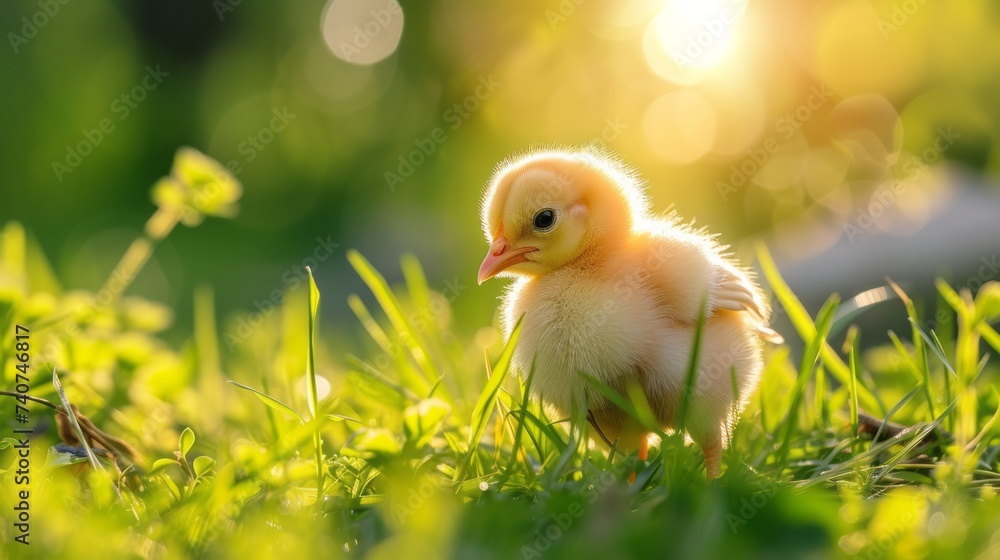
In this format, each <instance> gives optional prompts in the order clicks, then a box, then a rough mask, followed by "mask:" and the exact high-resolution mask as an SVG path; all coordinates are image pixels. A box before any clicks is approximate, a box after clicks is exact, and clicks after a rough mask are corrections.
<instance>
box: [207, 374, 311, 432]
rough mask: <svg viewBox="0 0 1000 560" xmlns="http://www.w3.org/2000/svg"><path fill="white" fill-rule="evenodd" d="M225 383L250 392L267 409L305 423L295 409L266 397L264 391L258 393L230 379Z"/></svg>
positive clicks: (268, 396)
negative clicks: (278, 411)
mask: <svg viewBox="0 0 1000 560" xmlns="http://www.w3.org/2000/svg"><path fill="white" fill-rule="evenodd" d="M226 383H232V384H233V385H236V386H237V387H239V388H240V389H244V390H247V391H250V392H251V393H253V394H254V395H257V398H258V399H260V400H261V401H263V403H264V404H266V405H267V406H269V407H271V408H273V409H275V410H280V411H281V412H285V413H287V414H291V415H292V416H294V417H296V418H298V419H299V422H300V423H303V424H304V423H305V421H306V419H305V418H303V417H302V415H301V414H299V413H298V412H295V409H293V408H292V407H290V406H288V405H287V404H285V403H283V402H281V401H279V400H278V399H276V398H274V397H272V396H271V395H268V394H267V393H265V392H264V391H260V390H258V389H254V388H253V387H250V386H249V385H244V384H242V383H239V382H237V381H233V380H232V379H230V380H228V381H226Z"/></svg>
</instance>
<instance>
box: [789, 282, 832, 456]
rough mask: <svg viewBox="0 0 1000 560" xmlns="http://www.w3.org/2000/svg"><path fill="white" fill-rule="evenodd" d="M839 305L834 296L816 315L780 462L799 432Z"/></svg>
mask: <svg viewBox="0 0 1000 560" xmlns="http://www.w3.org/2000/svg"><path fill="white" fill-rule="evenodd" d="M839 304H840V298H839V297H838V296H837V295H836V294H834V295H832V296H830V299H828V300H826V303H824V304H823V307H822V308H820V310H819V313H818V314H817V315H816V334H815V335H814V336H813V337H812V339H811V340H810V341H809V345H808V346H806V349H805V352H803V354H802V361H801V363H800V364H799V373H798V376H797V377H796V379H795V386H794V388H793V389H792V400H791V403H790V405H789V407H788V413H787V414H786V415H785V422H784V428H785V430H784V431H785V433H784V437H783V440H782V444H781V447H780V448H779V451H778V460H779V462H781V461H784V459H785V458H786V457H787V454H788V450H789V448H790V447H791V443H792V438H793V437H794V436H795V433H796V432H797V431H798V427H799V421H798V419H799V407H800V406H801V404H802V399H803V397H804V395H805V392H806V386H807V385H808V383H809V378H810V377H812V372H813V370H814V369H815V367H816V362H817V360H818V359H819V353H820V349H821V348H822V347H823V345H824V344H826V336H827V334H828V333H829V332H830V327H831V326H832V325H833V316H834V314H835V313H836V312H837V305H839Z"/></svg>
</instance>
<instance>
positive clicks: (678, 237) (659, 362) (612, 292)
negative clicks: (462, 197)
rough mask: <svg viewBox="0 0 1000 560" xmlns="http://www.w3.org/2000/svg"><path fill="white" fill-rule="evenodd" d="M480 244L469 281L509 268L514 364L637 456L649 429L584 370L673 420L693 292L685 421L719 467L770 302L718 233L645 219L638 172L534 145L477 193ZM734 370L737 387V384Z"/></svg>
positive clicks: (752, 381) (547, 397) (593, 154)
mask: <svg viewBox="0 0 1000 560" xmlns="http://www.w3.org/2000/svg"><path fill="white" fill-rule="evenodd" d="M482 224H483V230H484V232H485V234H486V238H487V241H488V242H489V243H490V248H489V253H488V254H487V255H486V258H485V260H483V264H482V266H481V267H480V269H479V283H480V284H482V283H483V282H484V281H486V280H487V279H489V278H492V277H494V276H502V277H514V278H515V279H516V280H515V282H514V283H513V284H511V285H510V286H509V288H508V290H507V291H506V293H505V294H504V296H503V298H502V307H501V319H502V322H503V327H504V330H505V332H506V335H507V337H509V336H510V333H511V331H512V329H513V328H514V326H515V325H516V324H517V322H518V320H519V319H520V320H522V327H521V329H522V330H521V336H520V339H519V341H518V345H517V347H516V349H515V352H514V359H513V365H514V368H515V369H516V370H517V371H519V372H521V373H522V374H527V372H528V371H529V370H530V369H531V368H532V367H534V371H535V375H534V381H533V386H532V387H533V390H534V391H536V392H537V394H538V395H540V396H541V398H542V400H543V401H544V402H545V403H546V404H547V405H548V406H549V407H551V408H552V409H554V410H555V412H556V413H557V414H560V415H561V417H563V418H565V417H568V416H569V415H570V413H571V411H572V410H573V408H574V406H575V405H577V406H582V405H584V404H585V405H586V406H587V407H588V409H589V411H590V413H591V415H592V416H591V420H592V423H594V424H595V426H596V427H597V428H598V429H599V431H600V432H601V433H602V434H603V435H604V436H605V437H606V438H607V439H608V440H609V441H612V442H615V441H617V442H618V448H619V449H621V450H626V451H630V450H633V449H634V450H638V453H639V457H640V458H641V459H645V458H646V453H647V448H648V447H647V446H648V443H647V440H648V437H649V433H648V430H646V429H645V428H643V427H641V426H640V425H638V423H636V422H635V421H633V420H632V419H631V418H630V417H629V416H628V415H627V414H626V413H625V412H624V411H622V410H621V409H620V408H619V407H617V406H616V405H614V404H613V403H612V402H610V401H609V400H607V399H606V398H604V397H602V396H601V395H600V394H599V393H598V392H596V391H594V390H593V388H592V387H590V386H589V385H588V384H587V382H586V380H585V379H583V377H582V376H580V375H579V374H580V372H585V373H588V374H590V375H592V376H594V377H596V378H597V379H599V380H600V381H601V382H603V383H604V384H606V385H607V386H609V387H611V388H613V389H615V390H617V391H618V392H619V393H620V394H623V395H624V394H626V391H627V388H628V386H629V385H630V384H637V385H638V386H639V387H640V388H641V389H642V390H643V391H644V393H645V396H646V399H647V400H648V401H649V404H650V406H651V407H652V409H653V412H654V413H655V415H656V418H657V421H658V422H659V423H660V424H661V425H662V426H663V427H664V428H668V429H669V428H672V427H673V426H674V425H675V422H676V420H677V414H678V408H679V406H680V400H681V393H682V391H683V387H684V383H685V377H686V375H687V368H688V364H689V360H690V356H689V354H690V352H691V348H692V343H693V340H694V334H695V327H696V324H697V320H698V313H699V309H700V307H701V304H702V301H703V299H704V301H705V325H704V330H703V338H702V345H701V354H700V357H699V360H698V371H697V380H696V383H695V390H694V392H693V393H694V394H693V397H692V400H691V402H690V407H689V412H688V418H687V420H686V426H685V427H686V430H687V432H688V435H689V436H690V437H691V439H692V440H694V442H695V443H697V444H698V445H699V447H700V448H701V450H702V452H703V453H704V455H705V467H706V473H707V476H708V478H710V479H711V478H714V477H716V476H718V474H719V468H720V461H721V457H722V450H723V449H724V448H725V446H726V445H727V443H728V435H729V432H730V428H731V426H732V424H733V421H734V420H735V418H736V415H737V414H738V413H739V411H740V410H742V407H743V406H744V405H745V404H746V401H747V400H748V398H749V396H750V394H751V393H752V392H753V391H754V389H755V388H756V386H757V381H758V378H759V376H760V371H761V368H762V358H761V352H762V340H771V341H774V342H778V341H780V336H779V335H778V334H777V333H776V332H774V331H773V330H771V329H769V328H768V327H767V322H768V316H769V314H770V309H769V307H768V305H767V303H766V301H765V299H764V297H763V295H762V293H761V291H760V288H758V287H757V285H756V284H755V283H754V281H753V280H752V279H751V278H750V276H749V275H748V274H747V272H745V271H744V270H742V269H741V268H739V267H738V266H737V265H736V264H735V263H734V262H733V261H732V260H731V259H729V258H728V257H727V256H726V254H725V253H724V252H723V251H724V249H725V247H722V246H720V245H719V244H718V243H717V242H716V241H715V238H714V236H710V235H708V234H706V233H705V232H704V231H698V230H694V229H693V228H691V227H689V226H686V225H682V224H680V223H679V222H678V221H677V220H676V218H674V217H673V216H668V217H655V216H653V215H651V214H650V210H649V205H648V202H647V200H646V197H645V194H644V192H643V188H642V185H641V183H640V181H639V180H638V179H637V177H636V176H635V174H634V173H632V172H631V171H630V170H628V169H627V168H625V167H624V166H623V165H622V164H620V163H619V162H617V161H615V160H614V159H612V158H610V157H608V156H606V155H604V154H602V153H600V152H598V151H596V150H592V149H583V150H573V151H543V152H536V153H531V154H529V155H526V156H523V157H516V158H511V159H509V160H507V161H505V162H503V163H501V164H500V166H499V167H498V168H497V169H496V171H495V172H494V174H493V176H492V178H491V179H490V181H489V183H488V185H487V187H486V193H485V196H484V199H483V204H482ZM731 370H733V371H735V377H736V381H737V384H738V390H737V393H738V394H734V391H733V383H732V376H731V373H730V372H731Z"/></svg>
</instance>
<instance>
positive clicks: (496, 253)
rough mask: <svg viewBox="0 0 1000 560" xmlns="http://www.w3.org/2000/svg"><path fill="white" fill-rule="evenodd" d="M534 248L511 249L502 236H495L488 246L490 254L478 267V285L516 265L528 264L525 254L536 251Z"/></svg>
mask: <svg viewBox="0 0 1000 560" xmlns="http://www.w3.org/2000/svg"><path fill="white" fill-rule="evenodd" d="M537 250H538V249H536V248H535V247H516V248H511V246H510V242H509V241H507V238H506V237H504V236H503V235H500V236H497V237H495V238H494V240H493V244H491V245H490V252H489V253H487V254H486V258H485V259H483V264H482V265H481V266H480V267H479V283H480V284H482V283H483V282H485V281H487V280H489V279H490V278H493V277H494V276H496V275H497V274H499V273H500V272H502V271H503V270H505V269H507V268H510V267H512V266H514V265H515V264H518V263H523V262H528V258H527V257H526V256H525V254H527V253H530V252H532V251H537Z"/></svg>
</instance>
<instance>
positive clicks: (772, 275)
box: [756, 243, 884, 412]
mask: <svg viewBox="0 0 1000 560" xmlns="http://www.w3.org/2000/svg"><path fill="white" fill-rule="evenodd" d="M756 250H757V261H758V262H759V263H760V267H761V270H763V272H764V277H765V278H767V282H768V284H770V285H771V288H772V289H773V290H774V295H775V297H776V298H777V299H778V301H779V302H780V303H781V306H782V307H783V308H784V309H785V311H786V312H787V313H788V318H789V319H790V320H791V322H792V325H793V326H794V327H795V330H796V331H797V332H798V333H799V336H800V337H802V340H812V339H813V337H815V336H816V325H815V324H814V323H813V321H812V319H811V318H810V317H809V313H808V312H807V311H806V309H805V307H803V305H802V302H800V301H799V299H798V298H797V297H796V296H795V294H794V293H792V290H791V288H789V287H788V284H787V283H786V282H785V280H784V278H782V277H781V273H780V272H779V271H778V267H777V265H776V264H775V263H774V259H773V258H772V257H771V253H770V252H769V251H768V250H767V246H766V245H764V244H763V243H758V244H757V245H756ZM820 358H821V359H822V360H823V365H825V366H826V368H827V370H828V371H829V372H830V373H831V374H833V376H834V377H836V378H837V380H838V381H840V383H841V384H842V385H848V384H849V383H850V376H851V371H850V368H848V367H847V364H845V363H844V360H843V359H841V358H840V356H838V355H837V353H836V352H835V351H834V349H833V348H832V347H830V345H829V344H826V343H824V344H823V345H822V347H821V349H820ZM858 398H859V399H860V401H861V402H862V403H863V404H864V406H865V408H867V409H868V410H879V411H880V412H884V410H882V408H881V406H880V405H879V402H878V400H877V399H876V398H875V397H874V395H872V393H871V391H869V390H868V389H867V388H866V387H864V386H860V387H858Z"/></svg>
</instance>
